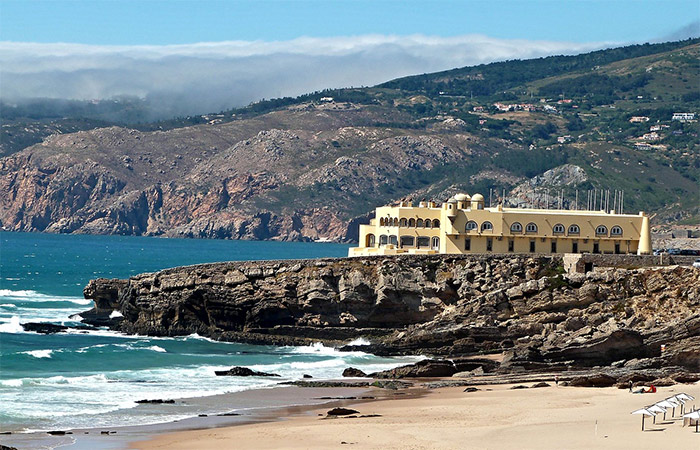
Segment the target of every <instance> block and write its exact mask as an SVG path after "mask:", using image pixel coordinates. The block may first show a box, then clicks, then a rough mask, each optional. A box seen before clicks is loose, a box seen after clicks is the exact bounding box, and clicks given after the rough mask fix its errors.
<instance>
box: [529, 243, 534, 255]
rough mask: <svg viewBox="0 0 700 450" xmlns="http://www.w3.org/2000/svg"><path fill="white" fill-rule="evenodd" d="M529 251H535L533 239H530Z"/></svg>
mask: <svg viewBox="0 0 700 450" xmlns="http://www.w3.org/2000/svg"><path fill="white" fill-rule="evenodd" d="M530 253H535V241H530Z"/></svg>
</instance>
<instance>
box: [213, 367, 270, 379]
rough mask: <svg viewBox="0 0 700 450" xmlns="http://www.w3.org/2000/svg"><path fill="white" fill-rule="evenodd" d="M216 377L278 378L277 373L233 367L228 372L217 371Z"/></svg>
mask: <svg viewBox="0 0 700 450" xmlns="http://www.w3.org/2000/svg"><path fill="white" fill-rule="evenodd" d="M214 373H215V374H216V376H219V377H222V376H228V377H278V376H279V375H277V374H276V373H267V372H258V371H257V370H253V369H249V368H247V367H239V366H236V367H231V368H230V369H228V370H215V371H214Z"/></svg>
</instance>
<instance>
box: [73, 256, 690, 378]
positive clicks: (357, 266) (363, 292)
mask: <svg viewBox="0 0 700 450" xmlns="http://www.w3.org/2000/svg"><path fill="white" fill-rule="evenodd" d="M84 294H85V297H86V298H89V299H93V300H95V308H94V309H93V310H92V311H90V312H89V313H87V314H85V315H83V317H86V321H87V322H93V323H99V324H103V323H106V321H107V322H110V323H111V326H112V327H113V328H114V329H117V330H120V331H123V332H126V333H139V334H146V335H156V336H177V335H187V334H191V333H198V334H200V335H202V336H208V337H211V338H214V339H219V340H227V341H240V342H248V343H261V344H275V345H298V344H307V343H309V342H310V341H322V342H326V343H328V344H331V345H336V346H340V345H343V343H345V342H347V341H349V340H351V339H354V338H358V337H364V338H366V339H367V340H369V341H370V342H371V344H370V345H368V346H362V347H361V349H362V350H365V351H369V352H373V353H377V354H386V355H391V354H414V353H419V354H430V355H441V356H457V355H474V354H484V353H500V352H504V353H505V361H504V365H505V366H510V367H513V368H537V367H553V366H561V365H566V366H568V367H571V366H581V367H591V366H596V365H610V364H618V365H622V364H628V365H629V364H631V365H635V367H637V366H638V367H660V366H662V365H665V364H666V365H675V366H683V367H686V368H689V369H692V370H700V344H699V343H698V339H697V337H698V336H700V271H699V270H697V269H693V268H690V267H681V266H670V267H663V268H661V267H659V268H637V269H635V268H614V267H609V268H596V269H595V270H593V271H590V272H588V273H586V274H581V273H572V274H566V273H564V270H563V264H562V259H561V257H559V256H546V257H544V256H542V257H533V256H531V255H463V256H454V255H429V256H398V257H368V258H352V259H318V260H298V261H295V260H292V261H263V262H229V263H216V264H203V265H196V266H188V267H178V268H173V269H167V270H163V271H160V272H156V273H146V274H141V275H137V276H134V277H131V278H130V279H128V280H107V279H97V280H92V281H91V282H90V283H89V285H88V286H87V287H86V288H85V291H84ZM113 311H118V312H119V313H121V314H122V315H123V317H120V318H118V319H114V318H112V319H109V316H110V315H111V316H115V315H114V314H113ZM117 316H118V315H117ZM662 345H663V346H664V347H665V350H664V351H663V352H662V350H661V348H662V347H661V346H662ZM346 348H348V349H350V348H354V347H346Z"/></svg>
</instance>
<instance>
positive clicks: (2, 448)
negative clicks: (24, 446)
mask: <svg viewBox="0 0 700 450" xmlns="http://www.w3.org/2000/svg"><path fill="white" fill-rule="evenodd" d="M0 450H17V447H10V446H7V445H2V444H0Z"/></svg>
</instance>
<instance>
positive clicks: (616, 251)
mask: <svg viewBox="0 0 700 450" xmlns="http://www.w3.org/2000/svg"><path fill="white" fill-rule="evenodd" d="M620 253H621V252H620V243H619V242H615V254H616V255H619V254H620Z"/></svg>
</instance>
